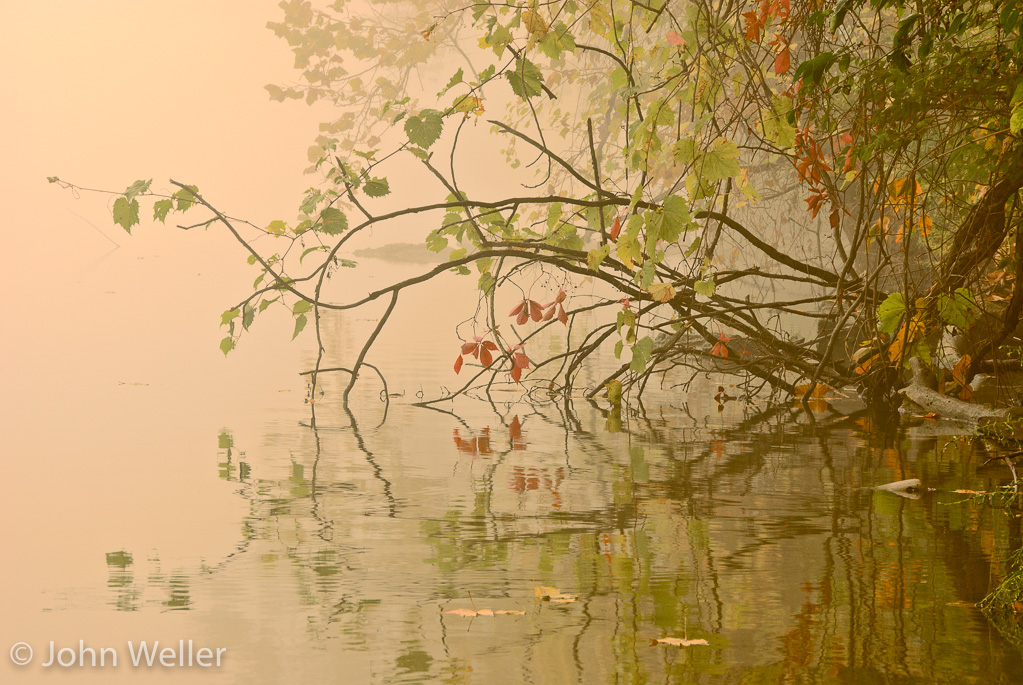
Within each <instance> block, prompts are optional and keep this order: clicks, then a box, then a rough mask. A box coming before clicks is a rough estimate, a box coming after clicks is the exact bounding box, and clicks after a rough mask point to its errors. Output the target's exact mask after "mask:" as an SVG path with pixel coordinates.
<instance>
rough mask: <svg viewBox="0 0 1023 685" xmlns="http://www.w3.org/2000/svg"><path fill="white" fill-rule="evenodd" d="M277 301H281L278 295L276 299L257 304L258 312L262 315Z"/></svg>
mask: <svg viewBox="0 0 1023 685" xmlns="http://www.w3.org/2000/svg"><path fill="white" fill-rule="evenodd" d="M279 299H281V297H280V295H278V296H277V297H275V298H273V299H272V300H263V301H262V302H260V303H259V312H260V313H263V312H264V311H265V310H266V308H267V307H269V306H270V305H272V304H273V303H274V302H276V301H277V300H279Z"/></svg>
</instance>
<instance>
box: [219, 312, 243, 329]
mask: <svg viewBox="0 0 1023 685" xmlns="http://www.w3.org/2000/svg"><path fill="white" fill-rule="evenodd" d="M241 315H242V313H241V310H239V309H228V310H227V311H225V312H224V313H223V314H221V315H220V325H221V326H226V325H227V324H229V323H231V320H232V319H237V318H238V317H239V316H241Z"/></svg>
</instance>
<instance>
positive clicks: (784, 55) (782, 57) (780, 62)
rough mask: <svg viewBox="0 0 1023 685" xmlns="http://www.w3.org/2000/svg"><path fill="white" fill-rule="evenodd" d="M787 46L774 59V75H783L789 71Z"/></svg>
mask: <svg viewBox="0 0 1023 685" xmlns="http://www.w3.org/2000/svg"><path fill="white" fill-rule="evenodd" d="M789 59H790V57H789V46H788V45H786V46H785V47H784V49H782V51H781V52H780V53H778V56H777V57H775V58H774V73H776V74H784V73H785V72H786V71H788V70H789Z"/></svg>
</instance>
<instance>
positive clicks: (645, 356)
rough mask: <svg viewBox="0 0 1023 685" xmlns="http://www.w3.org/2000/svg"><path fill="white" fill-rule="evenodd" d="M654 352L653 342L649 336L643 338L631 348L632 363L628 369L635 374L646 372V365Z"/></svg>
mask: <svg viewBox="0 0 1023 685" xmlns="http://www.w3.org/2000/svg"><path fill="white" fill-rule="evenodd" d="M653 351H654V341H653V339H651V337H650V336H649V335H647V336H644V337H643V338H642V339H641V340H638V341H637V342H636V344H635V345H633V346H632V362H630V363H629V369H630V370H631V371H633V372H635V373H643V372H644V371H646V363H647V362H648V361H650V355H651V353H652V352H653Z"/></svg>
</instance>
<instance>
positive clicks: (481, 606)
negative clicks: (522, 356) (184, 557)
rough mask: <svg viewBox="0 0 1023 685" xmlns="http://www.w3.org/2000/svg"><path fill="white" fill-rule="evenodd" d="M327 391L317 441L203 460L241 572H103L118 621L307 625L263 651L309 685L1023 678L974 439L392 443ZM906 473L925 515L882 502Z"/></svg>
mask: <svg viewBox="0 0 1023 685" xmlns="http://www.w3.org/2000/svg"><path fill="white" fill-rule="evenodd" d="M323 382H325V383H327V387H326V388H325V394H324V398H325V399H324V400H323V401H322V402H320V403H318V404H317V411H318V413H319V417H318V421H319V424H318V425H320V426H321V427H319V428H312V427H310V426H308V425H306V426H296V425H294V424H292V427H288V426H286V425H283V423H282V425H281V426H278V427H275V428H272V429H271V430H269V431H268V433H267V435H266V436H264V437H263V439H262V441H261V442H260V437H259V436H252V435H245V436H241V435H232V434H231V432H230V431H227V430H225V431H224V432H222V433H221V434H220V435H219V436H218V437H217V442H218V447H219V449H218V452H217V457H216V464H217V469H218V471H219V475H220V478H222V479H224V480H227V481H230V482H232V483H234V484H236V485H237V486H238V493H239V496H241V497H244V498H245V499H246V500H247V501H248V506H249V514H248V516H246V517H245V520H244V521H243V522H242V527H241V531H242V538H243V539H242V541H241V543H240V547H239V551H238V552H237V553H236V554H235V555H232V557H231V558H230V559H228V560H226V561H224V562H222V563H221V564H220V565H219V566H215V567H212V568H206V569H203V570H201V571H194V572H193V573H191V574H190V575H182V574H177V575H168V576H161V575H160V574H158V573H157V574H151V575H150V577H149V578H148V580H140V579H139V578H138V577H136V576H134V575H132V567H133V563H132V557H131V556H130V554H128V553H127V552H120V553H115V554H113V555H108V564H109V567H110V586H109V589H110V592H111V594H112V595H113V597H114V599H113V600H112V601H114V603H115V605H116V606H117V608H118V609H124V610H136V609H139V608H147V607H149V606H151V605H150V604H146V602H145V601H143V597H146V596H148V594H150V593H151V591H153V588H154V586H158V587H159V588H162V589H160V590H159V591H158V592H155V594H161V595H162V599H161V602H162V608H163V609H164V610H166V609H190V610H192V611H194V612H203V611H209V610H210V608H209V606H210V605H211V604H212V602H211V600H210V598H211V597H212V596H215V595H219V594H223V593H228V594H231V595H234V596H246V597H259V598H260V601H258V602H253V603H251V604H246V605H243V606H242V607H239V608H238V611H240V612H241V613H242V614H244V616H245V619H246V620H247V621H250V622H253V623H254V624H263V623H267V624H282V625H290V626H293V627H299V626H300V628H299V629H298V630H297V631H296V632H289V633H287V634H282V635H279V636H278V637H277V638H275V639H276V640H280V641H283V642H282V643H275V645H274V647H275V649H277V650H278V651H280V650H281V649H282V647H286V648H287V649H286V650H284V651H286V652H287V653H288V654H289V655H290V656H289V657H288V658H291V659H293V658H294V654H297V653H306V652H308V653H309V654H312V655H314V657H313V658H312V659H311V660H307V661H306V664H307V665H306V668H308V669H309V670H310V672H311V673H317V672H319V673H320V674H321V675H322V674H323V673H325V671H319V670H318V669H320V668H325V666H323V664H325V663H327V661H325V660H329V658H330V657H327V656H324V655H321V657H319V660H317V657H315V655H316V654H317V653H318V652H319V651H320V650H322V649H328V651H330V652H331V653H334V654H336V653H341V654H343V655H344V658H345V660H346V662H347V663H350V664H351V665H352V666H351V667H352V668H353V669H355V671H357V672H359V673H361V674H363V675H365V681H366V682H394V681H402V682H436V681H440V682H480V683H491V682H530V683H548V682H551V683H552V682H558V683H561V682H587V683H589V682H647V681H655V682H662V681H663V682H782V681H803V682H875V681H876V682H890V681H900V682H901V681H926V682H932V681H947V680H952V679H956V680H964V681H977V682H1019V681H1020V678H1023V659H1021V654H1020V651H1019V648H1018V647H1013V646H1012V645H1011V644H1009V643H1008V642H1007V641H1006V640H1004V639H1003V638H1002V637H1001V635H1000V634H999V633H998V632H997V631H996V630H995V629H994V628H993V627H992V626H991V624H990V623H989V622H988V621H987V620H986V619H985V618H984V616H983V615H982V614H981V613H980V612H979V611H978V610H977V609H975V608H974V607H973V604H974V603H975V602H977V601H978V600H980V599H981V598H982V597H983V596H984V595H985V594H986V593H987V592H988V591H989V589H990V588H991V586H992V584H993V582H996V581H997V579H998V578H999V577H1000V574H1001V573H1002V572H1003V571H1004V564H1005V560H1006V557H1007V556H1008V555H1009V554H1010V552H1011V550H1012V549H1015V548H1016V547H1017V546H1018V545H1019V544H1020V533H1021V531H1020V518H1019V516H1018V513H1017V512H1013V511H1011V510H1002V509H995V508H991V507H986V506H981V505H978V504H977V503H976V502H975V501H972V500H970V499H969V498H968V496H967V495H963V494H957V493H954V492H953V491H955V490H977V491H987V490H992V489H994V488H995V487H996V486H997V485H999V484H1000V483H1001V482H1002V481H1003V479H1004V475H1005V474H1004V473H1002V472H1001V471H999V470H997V469H996V468H991V467H984V466H983V463H984V461H985V460H986V458H987V456H988V454H987V453H986V451H985V450H986V449H987V448H986V447H985V446H984V445H983V444H981V443H980V442H975V441H973V440H970V439H962V438H956V437H953V436H941V435H928V428H927V426H922V427H920V428H912V429H909V430H908V431H907V430H903V431H901V432H885V431H883V430H879V429H878V427H877V426H871V425H870V424H869V423H867V422H866V421H865V420H863V419H857V418H842V417H834V419H833V420H832V422H831V425H827V422H826V421H824V420H818V421H816V422H815V423H813V424H811V423H809V422H807V421H806V420H805V418H800V417H803V416H804V415H803V414H802V413H801V411H798V410H793V409H790V408H788V407H775V408H773V409H771V410H768V411H759V410H758V409H757V408H751V407H748V406H740V405H741V404H742V403H738V402H730V403H728V405H727V406H726V407H725V409H724V410H723V411H722V412H720V413H718V412H716V411H715V412H714V413H713V414H710V416H714V417H715V419H714V420H713V421H707V420H702V419H701V420H697V419H694V418H692V416H691V415H689V414H687V413H686V411H684V410H683V409H680V408H675V409H673V408H672V407H671V402H670V401H668V400H669V399H670V398H662V400H664V401H661V402H658V403H657V407H658V408H657V410H656V411H636V410H632V411H630V410H628V409H627V410H626V414H627V416H626V417H624V427H623V430H622V431H621V432H609V431H608V430H607V418H608V416H607V412H606V411H605V410H603V409H601V408H600V406H599V405H594V404H591V403H575V402H571V401H569V402H566V401H564V400H563V399H561V398H551V399H550V401H549V402H547V403H546V404H541V403H534V404H528V405H527V404H511V403H504V404H502V403H494V404H491V405H484V404H482V403H466V404H465V406H461V405H456V406H454V407H451V408H450V411H448V410H430V409H423V408H416V407H411V406H408V405H394V406H391V407H390V409H389V412H390V415H389V417H388V420H387V421H386V422H385V423H383V424H382V425H381V424H380V423H379V421H378V417H379V414H380V413H381V412H383V411H384V407H383V406H382V405H383V403H381V401H380V398H379V397H377V396H376V393H375V391H374V390H372V389H369V388H367V389H365V390H363V391H362V392H364V395H365V396H363V397H361V398H360V400H359V402H356V403H355V404H354V405H353V406H355V407H356V410H355V413H353V414H348V415H345V413H344V412H343V410H342V409H341V407H339V406H337V405H336V404H332V403H331V401H330V398H331V397H336V396H337V395H338V394H339V388H341V387H342V385H343V384H344V383H345V382H346V381H345V379H338V380H330V379H323ZM331 384H333V385H331ZM716 390H717V388H716V384H715V383H711V382H708V384H707V386H706V387H705V388H697V389H695V390H694V391H693V392H694V393H702V394H704V395H706V397H707V398H711V399H710V400H709V401H711V402H712V401H713V399H712V398H713V395H714V394H715V391H716ZM648 404H649V403H648ZM651 406H653V405H651ZM328 424H332V427H331V426H330V425H328ZM241 447H244V452H241V451H239V448H241ZM910 477H917V478H920V479H921V480H922V481H923V483H924V485H925V488H926V489H925V491H924V492H922V493H921V496H920V498H919V499H906V498H902V497H899V496H897V495H896V494H894V493H890V492H885V491H878V490H875V489H872V488H871V486H874V485H878V484H881V483H886V482H889V481H892V480H899V479H903V478H910ZM541 588H546V589H545V590H543V591H541V590H540V589H541ZM559 599H560V600H562V601H557V600H559ZM491 612H492V613H493V615H490V613H491ZM517 612H522V613H521V614H519V613H517ZM662 638H673V639H676V640H706V642H707V643H708V644H707V645H706V646H704V645H699V644H694V645H691V646H683V647H678V646H672V645H664V644H655V642H656V641H657V640H659V639H662ZM265 640H266V638H256V639H253V640H252V644H251V645H250V646H248V647H246V649H251V650H254V651H258V650H260V649H265V648H266V647H267V646H268V643H266V641H265ZM280 658H284V657H283V656H282V657H280ZM316 664H320V666H317V665H316ZM245 682H270V681H269V680H266V678H265V677H263V676H262V675H261V674H260V673H259V672H251V673H248V674H246V676H245Z"/></svg>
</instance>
